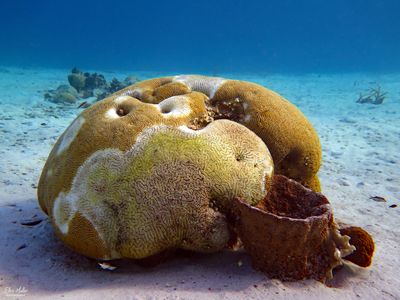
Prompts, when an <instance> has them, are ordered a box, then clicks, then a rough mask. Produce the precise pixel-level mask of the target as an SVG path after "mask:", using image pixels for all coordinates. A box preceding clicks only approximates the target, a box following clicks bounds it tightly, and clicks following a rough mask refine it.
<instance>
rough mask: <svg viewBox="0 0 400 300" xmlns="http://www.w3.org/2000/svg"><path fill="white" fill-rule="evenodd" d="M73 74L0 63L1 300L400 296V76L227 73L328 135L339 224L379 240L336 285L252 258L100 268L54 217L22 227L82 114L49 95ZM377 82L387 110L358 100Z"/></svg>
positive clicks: (328, 182) (331, 194) (326, 185)
mask: <svg viewBox="0 0 400 300" xmlns="http://www.w3.org/2000/svg"><path fill="white" fill-rule="evenodd" d="M67 73H68V70H40V69H36V70H32V69H11V68H4V67H3V68H0V102H1V103H0V226H1V234H0V299H9V298H17V297H14V296H13V295H10V294H12V292H14V294H17V296H19V298H25V299H58V298H63V299H69V298H79V299H83V298H86V299H94V298H106V299H112V298H115V299H159V298H162V299H165V298H167V299H204V298H206V297H207V298H208V299H213V298H218V299H267V298H269V299H272V298H273V299H355V298H361V299H400V276H399V275H398V274H399V273H398V272H399V269H400V249H399V248H400V243H399V242H400V230H399V225H400V207H396V208H390V207H389V206H390V205H392V204H397V205H400V169H399V167H400V153H399V152H400V151H399V150H400V74H387V75H376V74H345V75H343V74H340V75H323V74H322V75H306V76H300V75H299V76H295V75H293V76H282V75H254V74H249V75H244V74H236V75H226V74H219V75H221V76H227V77H232V78H237V79H245V80H249V81H255V82H258V83H261V84H263V85H265V86H266V87H269V88H271V89H273V90H276V91H278V92H279V93H281V94H282V95H284V96H285V97H287V98H288V99H290V100H291V101H293V102H294V103H295V104H297V105H298V106H299V107H300V108H301V109H302V110H303V112H304V113H305V114H306V115H307V116H308V117H309V118H310V120H311V122H312V123H313V124H314V125H315V127H316V128H317V130H318V132H319V134H320V137H321V142H322V145H323V151H324V162H323V166H322V169H321V171H320V177H321V179H322V185H323V192H324V194H326V195H327V196H328V198H329V199H330V201H331V203H332V205H333V208H334V212H335V216H336V218H337V219H339V220H341V221H344V222H346V223H350V224H355V225H359V226H362V227H364V228H365V229H366V230H368V231H369V232H370V233H371V234H372V235H373V237H374V239H375V242H376V252H375V257H374V261H373V265H372V267H370V268H368V269H361V268H358V267H356V266H354V265H351V264H349V265H346V266H345V267H344V268H343V269H341V270H339V271H338V272H336V274H335V278H334V280H333V281H332V282H331V287H327V286H325V285H323V284H321V283H319V282H316V281H313V280H308V281H301V282H292V283H288V282H280V281H279V280H270V279H268V278H266V277H265V276H264V275H263V274H261V273H258V272H256V271H253V270H252V268H251V265H250V261H249V259H248V258H247V256H246V254H245V253H243V252H236V253H232V252H228V251H226V252H223V253H216V254H213V255H193V256H191V257H189V256H185V257H180V258H175V259H172V260H170V261H167V262H166V263H163V264H161V265H159V266H157V267H155V268H151V269H145V268H141V267H139V266H137V265H135V264H133V263H130V262H126V263H124V265H122V266H121V267H119V268H118V269H117V270H115V271H113V272H110V271H103V270H100V269H99V268H98V267H97V266H96V263H95V262H93V261H91V260H88V259H86V258H84V257H81V256H79V255H77V254H75V253H73V252H71V251H70V250H68V249H66V248H65V247H64V246H63V245H62V244H61V243H60V242H59V241H58V240H57V239H56V238H55V236H54V234H53V230H52V228H51V226H50V224H49V223H48V222H47V220H45V221H43V222H41V223H40V224H39V225H36V226H33V227H26V226H23V225H21V224H20V222H22V221H23V220H25V219H31V218H32V217H34V216H38V217H41V218H44V217H45V216H44V214H43V213H42V212H41V211H40V209H39V208H38V204H37V198H36V191H37V190H36V184H37V181H38V177H39V175H40V171H41V168H42V167H43V164H44V162H45V160H46V158H47V154H48V153H49V151H50V149H51V147H52V144H53V143H54V142H55V140H56V138H57V137H58V136H59V135H60V134H61V133H62V131H63V130H64V129H65V128H66V126H67V125H68V124H69V123H70V122H71V121H72V120H73V118H74V117H75V116H76V114H77V113H78V112H79V111H81V109H77V108H76V107H70V108H60V107H57V106H56V105H53V104H50V103H46V102H45V101H44V100H43V94H42V91H43V90H45V89H49V88H56V87H57V86H58V85H59V84H62V83H66V75H67ZM131 74H132V73H131ZM133 74H134V75H138V76H139V77H140V78H142V79H143V78H146V77H153V76H152V75H154V76H159V75H160V74H156V73H153V74H145V73H142V74H140V73H137V72H136V73H133ZM125 75H128V74H106V76H107V77H108V78H109V79H110V77H111V76H118V77H119V78H120V79H122V78H123V77H124V76H125ZM376 83H379V84H380V85H381V87H382V89H383V90H384V91H387V92H388V99H387V101H385V102H384V104H382V105H376V106H375V105H367V104H363V105H361V104H357V103H355V100H356V99H357V98H358V93H359V92H361V91H364V90H365V89H367V88H369V87H372V86H375V85H376ZM371 196H381V197H384V198H385V199H387V202H375V201H373V200H371V199H369V198H370V197H371ZM23 245H25V247H23V248H22V249H20V250H17V249H18V248H19V247H20V246H23ZM240 265H241V266H240ZM17 288H20V290H19V291H15V289H17Z"/></svg>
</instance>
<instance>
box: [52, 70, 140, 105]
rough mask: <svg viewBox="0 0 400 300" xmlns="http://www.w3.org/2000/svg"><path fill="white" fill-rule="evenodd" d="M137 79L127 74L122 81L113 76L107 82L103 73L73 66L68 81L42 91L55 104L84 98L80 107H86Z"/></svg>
mask: <svg viewBox="0 0 400 300" xmlns="http://www.w3.org/2000/svg"><path fill="white" fill-rule="evenodd" d="M137 81H139V79H138V78H136V77H134V76H128V77H126V78H125V79H124V80H123V81H119V80H118V79H117V78H113V79H112V80H111V81H110V82H107V80H106V79H105V77H104V75H102V74H99V73H89V72H82V71H80V70H79V69H77V68H73V69H72V70H71V73H70V74H68V83H69V84H62V85H60V86H58V87H57V88H56V89H50V90H46V91H44V99H45V100H47V101H50V102H53V103H57V104H75V103H77V102H79V101H82V100H85V101H84V102H82V103H81V104H80V107H88V106H90V103H91V102H96V101H99V100H101V99H104V98H106V97H107V96H109V95H111V94H113V93H115V92H116V91H119V90H121V89H123V88H125V87H127V86H129V85H132V84H134V83H135V82H137Z"/></svg>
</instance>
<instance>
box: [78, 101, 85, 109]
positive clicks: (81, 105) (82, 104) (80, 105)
mask: <svg viewBox="0 0 400 300" xmlns="http://www.w3.org/2000/svg"><path fill="white" fill-rule="evenodd" d="M85 104H87V101H83V102H82V103H81V104H79V106H78V108H81V107H83V106H85Z"/></svg>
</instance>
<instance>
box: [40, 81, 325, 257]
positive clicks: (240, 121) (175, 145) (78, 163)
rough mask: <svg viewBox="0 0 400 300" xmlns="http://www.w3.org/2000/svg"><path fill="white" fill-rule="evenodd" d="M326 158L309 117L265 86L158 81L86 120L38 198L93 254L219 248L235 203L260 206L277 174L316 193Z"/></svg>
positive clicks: (54, 161) (66, 140)
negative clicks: (291, 179)
mask: <svg viewBox="0 0 400 300" xmlns="http://www.w3.org/2000/svg"><path fill="white" fill-rule="evenodd" d="M268 149H269V150H268ZM270 151H271V152H270ZM320 152H321V150H320V145H319V140H318V137H317V135H316V133H315V131H314V129H313V128H312V126H311V124H310V123H309V122H308V121H307V119H306V118H305V117H304V115H303V114H302V113H301V112H300V111H299V110H298V109H297V108H296V107H294V106H293V105H292V104H290V103H289V102H288V101H287V100H285V99H283V98H282V97H280V96H279V95H277V94H275V93H273V92H271V91H269V90H267V89H265V88H263V87H261V86H258V85H255V84H252V83H247V82H241V81H233V80H226V79H223V78H216V77H204V76H195V75H185V76H175V77H166V78H158V79H152V80H147V81H143V82H141V83H138V84H135V85H133V86H131V87H128V88H126V89H124V90H122V91H120V92H118V93H116V94H114V95H112V96H111V97H109V98H107V99H105V100H102V101H100V102H98V103H96V104H94V105H92V106H91V107H89V108H88V109H86V110H85V111H83V112H82V113H81V114H80V115H79V116H78V117H77V118H76V119H75V120H74V121H73V122H72V124H71V125H70V126H69V127H68V128H67V130H66V131H65V132H64V133H63V135H62V136H61V137H60V138H59V139H58V141H57V143H56V144H55V146H54V148H53V150H52V152H51V153H50V155H49V158H48V160H47V162H46V164H45V167H44V169H43V171H42V175H41V178H40V181H39V188H38V198H39V203H40V205H41V207H42V209H43V210H44V211H45V212H46V213H47V214H48V215H49V217H50V219H51V221H52V223H53V225H54V228H55V231H56V233H57V235H58V236H59V237H60V238H61V240H62V241H63V242H64V243H65V244H66V245H68V246H69V247H71V248H73V249H74V250H76V251H78V252H80V253H82V254H84V255H86V256H90V257H93V258H97V259H115V258H121V257H127V258H135V259H140V258H145V257H149V256H152V255H154V254H158V253H160V252H163V251H165V250H168V249H174V248H182V249H190V250H194V251H201V252H210V251H217V250H220V249H222V248H223V247H224V246H225V245H226V243H227V241H228V239H229V230H228V221H227V218H226V213H227V212H228V211H229V209H230V207H231V200H232V199H233V198H234V197H240V198H242V199H246V201H248V202H249V203H250V204H252V205H253V204H256V203H257V202H258V201H259V200H260V199H262V198H263V197H264V196H265V195H266V193H267V192H268V188H269V183H270V179H271V176H272V174H273V172H274V170H275V172H276V173H280V174H285V175H288V176H289V177H292V178H294V179H297V180H299V181H301V182H303V183H305V184H308V185H310V186H311V187H313V188H314V189H316V190H318V189H319V183H318V178H317V176H316V173H317V171H318V168H319V165H320V159H321V153H320ZM271 155H272V157H271ZM274 164H275V168H274Z"/></svg>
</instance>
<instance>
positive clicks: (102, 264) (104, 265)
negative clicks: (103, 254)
mask: <svg viewBox="0 0 400 300" xmlns="http://www.w3.org/2000/svg"><path fill="white" fill-rule="evenodd" d="M97 264H98V265H99V266H100V268H102V269H103V270H108V271H114V270H115V269H116V268H117V267H116V266H113V265H111V264H109V263H106V262H99V263H97Z"/></svg>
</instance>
